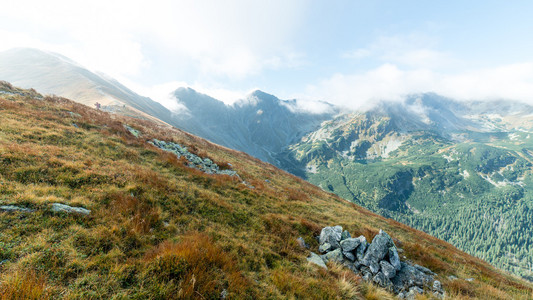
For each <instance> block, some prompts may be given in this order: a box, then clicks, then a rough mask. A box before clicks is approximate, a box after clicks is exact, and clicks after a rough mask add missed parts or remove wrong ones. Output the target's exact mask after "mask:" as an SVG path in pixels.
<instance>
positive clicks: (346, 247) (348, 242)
mask: <svg viewBox="0 0 533 300" xmlns="http://www.w3.org/2000/svg"><path fill="white" fill-rule="evenodd" d="M340 244H341V248H342V251H353V250H355V248H357V247H358V246H359V245H360V244H361V241H360V240H359V238H347V239H345V240H342V241H341V242H340Z"/></svg>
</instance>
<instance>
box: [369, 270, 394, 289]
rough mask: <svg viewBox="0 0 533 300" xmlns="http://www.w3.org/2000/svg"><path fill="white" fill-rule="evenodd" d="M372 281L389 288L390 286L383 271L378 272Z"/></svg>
mask: <svg viewBox="0 0 533 300" xmlns="http://www.w3.org/2000/svg"><path fill="white" fill-rule="evenodd" d="M372 281H374V282H375V283H376V284H377V285H379V286H381V287H383V288H387V289H390V288H392V282H391V281H390V280H389V278H387V276H385V274H383V272H378V273H377V274H376V275H374V277H373V278H372Z"/></svg>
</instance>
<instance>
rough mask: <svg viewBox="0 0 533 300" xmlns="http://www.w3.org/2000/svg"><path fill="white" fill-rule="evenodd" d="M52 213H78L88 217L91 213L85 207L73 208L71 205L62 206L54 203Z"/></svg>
mask: <svg viewBox="0 0 533 300" xmlns="http://www.w3.org/2000/svg"><path fill="white" fill-rule="evenodd" d="M52 211H53V212H65V213H77V214H82V215H88V214H90V213H91V211H90V210H88V209H85V208H83V207H72V206H69V205H65V204H61V203H52Z"/></svg>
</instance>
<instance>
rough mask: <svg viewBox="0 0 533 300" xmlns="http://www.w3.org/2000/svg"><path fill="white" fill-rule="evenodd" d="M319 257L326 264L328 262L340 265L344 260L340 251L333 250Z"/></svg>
mask: <svg viewBox="0 0 533 300" xmlns="http://www.w3.org/2000/svg"><path fill="white" fill-rule="evenodd" d="M320 257H321V258H322V260H323V261H324V262H325V263H328V262H330V261H333V262H337V263H342V261H343V260H344V257H343V256H342V251H341V249H335V250H333V251H331V252H328V253H326V254H324V255H321V256H320Z"/></svg>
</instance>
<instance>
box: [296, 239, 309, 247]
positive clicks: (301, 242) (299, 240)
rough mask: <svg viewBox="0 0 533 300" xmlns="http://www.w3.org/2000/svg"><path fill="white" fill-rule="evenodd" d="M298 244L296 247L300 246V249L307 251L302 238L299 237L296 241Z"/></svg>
mask: <svg viewBox="0 0 533 300" xmlns="http://www.w3.org/2000/svg"><path fill="white" fill-rule="evenodd" d="M296 241H297V242H298V245H300V248H304V249H309V245H307V244H306V243H305V241H304V239H303V238H302V237H299V238H297V239H296Z"/></svg>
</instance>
